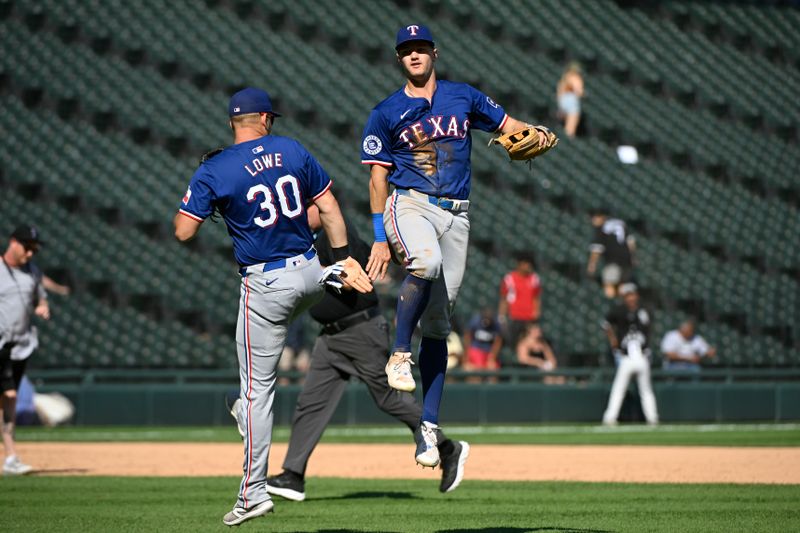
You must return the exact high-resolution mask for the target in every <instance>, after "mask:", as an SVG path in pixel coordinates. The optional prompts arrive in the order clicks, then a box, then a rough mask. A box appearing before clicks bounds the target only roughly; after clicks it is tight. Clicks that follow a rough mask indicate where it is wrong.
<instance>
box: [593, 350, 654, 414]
mask: <svg viewBox="0 0 800 533" xmlns="http://www.w3.org/2000/svg"><path fill="white" fill-rule="evenodd" d="M634 374H636V378H637V384H638V386H639V398H640V400H641V402H642V411H644V417H645V419H646V420H647V423H648V424H657V423H658V410H657V408H656V396H655V394H653V386H652V385H651V383H650V362H649V361H648V360H647V358H646V357H644V356H643V355H640V354H631V355H623V356H622V357H620V358H619V364H618V365H617V374H616V376H614V384H613V385H611V395H610V396H609V398H608V407H607V408H606V412H605V414H604V415H603V422H604V423H606V424H613V423H615V422H616V421H617V417H619V409H620V407H622V400H623V399H624V398H625V392H626V391H627V390H628V384H629V383H630V381H631V377H632V376H633V375H634Z"/></svg>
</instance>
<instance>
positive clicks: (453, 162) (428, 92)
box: [361, 24, 546, 467]
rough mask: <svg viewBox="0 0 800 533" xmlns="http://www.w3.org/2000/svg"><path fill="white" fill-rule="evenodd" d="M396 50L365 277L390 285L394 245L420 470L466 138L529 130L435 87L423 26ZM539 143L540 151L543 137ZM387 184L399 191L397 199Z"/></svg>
mask: <svg viewBox="0 0 800 533" xmlns="http://www.w3.org/2000/svg"><path fill="white" fill-rule="evenodd" d="M395 50H396V52H397V61H398V63H400V65H401V66H402V69H403V72H404V73H405V77H406V83H405V85H404V86H403V87H401V88H400V89H399V90H398V91H396V92H395V93H393V94H391V95H390V96H389V97H388V98H386V99H385V100H384V101H382V102H381V103H379V104H378V105H377V106H376V107H375V108H374V109H373V110H372V113H371V114H370V117H369V119H368V121H367V125H366V127H365V128H364V135H363V142H362V147H361V162H362V163H363V164H366V165H370V188H369V190H370V207H371V211H372V219H373V225H374V232H375V243H374V244H373V246H372V253H371V255H370V258H369V262H368V263H367V271H368V273H369V276H370V278H371V279H372V280H375V279H378V278H381V279H382V278H383V277H384V275H385V274H386V269H387V266H388V263H389V260H390V258H391V252H390V249H389V243H391V245H392V249H393V250H394V253H395V254H396V257H397V258H398V259H399V260H400V261H401V262H402V263H403V265H404V266H405V267H406V269H407V270H408V275H407V276H406V278H405V279H404V280H403V283H402V285H401V287H400V292H399V296H398V300H397V332H396V339H395V343H394V347H393V354H392V355H391V356H390V358H389V362H388V363H387V365H386V373H387V375H388V381H389V385H390V386H392V387H393V388H395V389H397V390H401V391H413V390H414V389H415V388H416V385H415V383H414V379H413V377H412V375H411V366H410V365H411V364H412V361H411V335H412V333H413V330H414V328H415V326H416V324H417V322H418V321H420V320H421V322H420V323H421V328H422V342H421V345H420V349H419V357H418V360H419V366H420V374H421V376H422V397H423V411H422V418H421V421H420V431H418V432H417V433H416V434H417V435H419V438H418V439H417V450H416V461H417V463H419V464H421V465H423V466H430V467H433V466H436V465H437V464H438V463H439V450H438V448H437V438H436V434H437V432H436V430H437V427H438V422H439V404H440V401H441V397H442V390H443V387H444V376H445V370H446V368H447V342H446V338H447V335H448V334H449V333H450V313H451V311H452V308H453V305H454V304H455V301H456V296H457V294H458V289H459V287H460V286H461V280H462V278H463V275H464V267H465V264H466V259H467V241H468V238H469V218H468V217H467V209H468V208H469V200H467V198H468V196H469V190H470V151H471V146H472V137H471V133H470V132H471V130H472V129H473V128H477V129H480V130H483V131H488V132H500V133H510V132H514V131H518V130H522V129H525V128H526V127H527V125H526V124H525V123H523V122H520V121H519V120H516V119H513V118H511V117H509V116H508V115H507V114H506V112H505V111H504V110H503V108H502V107H500V106H499V105H498V104H496V103H495V102H494V101H493V100H492V99H491V98H489V97H488V96H486V95H485V94H483V93H482V92H480V91H478V90H477V89H475V88H473V87H471V86H469V85H467V84H464V83H455V82H450V81H444V80H437V79H436V72H435V69H434V64H435V63H436V60H437V58H438V54H439V52H438V50H437V49H436V48H435V45H434V42H433V37H432V36H431V32H430V31H429V30H428V28H426V27H425V26H422V25H419V24H411V25H408V26H405V27H403V28H400V30H399V31H398V32H397V40H396V46H395ZM539 135H540V136H541V138H540V142H541V143H543V144H544V143H545V142H546V138H545V134H544V133H539ZM389 183H391V184H392V185H394V187H395V189H394V192H393V193H392V194H391V196H390V195H389V185H388V184H389Z"/></svg>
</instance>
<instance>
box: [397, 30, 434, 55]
mask: <svg viewBox="0 0 800 533" xmlns="http://www.w3.org/2000/svg"><path fill="white" fill-rule="evenodd" d="M408 41H427V42H429V43H431V46H435V45H434V44H433V35H431V30H429V29H428V27H427V26H422V25H421V24H410V25H408V26H404V27H402V28H400V30H398V32H397V43H396V44H395V45H394V49H395V50H397V49H398V48H399V47H400V45H401V44H403V43H407V42H408Z"/></svg>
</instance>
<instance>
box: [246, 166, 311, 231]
mask: <svg viewBox="0 0 800 533" xmlns="http://www.w3.org/2000/svg"><path fill="white" fill-rule="evenodd" d="M275 190H276V191H277V195H278V206H279V207H280V210H281V214H282V215H283V216H285V217H287V218H295V217H298V216H300V215H301V214H303V202H302V200H301V198H300V186H299V184H298V183H297V178H295V177H294V176H292V175H291V174H287V175H285V176H281V177H280V178H278V181H276V182H275ZM260 194H263V195H264V201H263V202H261V204H259V207H260V208H261V210H262V211H266V212H267V216H266V217H255V218H254V219H253V222H255V223H256V225H257V226H259V227H262V228H268V227H270V226H272V225H273V224H275V223H276V222H277V221H278V208H277V206H276V205H275V197H274V196H273V194H272V189H270V188H269V187H268V186H266V185H265V184H263V183H259V184H258V185H253V186H252V187H250V190H248V191H247V201H248V202H255V201H256V199H257V198H258V195H260ZM290 200H291V202H290ZM290 203H292V204H294V207H291V205H290Z"/></svg>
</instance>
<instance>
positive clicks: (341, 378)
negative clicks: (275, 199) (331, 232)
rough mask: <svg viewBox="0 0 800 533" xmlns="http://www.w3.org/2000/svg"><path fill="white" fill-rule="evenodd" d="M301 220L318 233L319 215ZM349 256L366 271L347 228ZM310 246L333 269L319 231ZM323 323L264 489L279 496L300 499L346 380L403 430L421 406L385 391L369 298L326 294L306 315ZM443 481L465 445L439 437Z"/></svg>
mask: <svg viewBox="0 0 800 533" xmlns="http://www.w3.org/2000/svg"><path fill="white" fill-rule="evenodd" d="M308 219H309V223H310V225H311V228H312V229H314V230H315V231H316V230H318V229H319V228H320V227H321V224H320V222H319V214H318V211H317V210H316V208H315V207H314V206H311V207H309V210H308ZM347 242H348V243H349V246H350V255H351V256H352V257H353V258H355V259H356V260H357V261H358V262H359V263H361V266H366V264H367V259H368V258H369V253H370V247H369V245H368V244H367V243H366V242H364V241H363V240H361V239H360V238H359V237H358V235H357V234H356V232H355V230H354V229H353V227H352V226H350V225H349V224H347ZM314 246H315V247H316V249H317V255H318V256H319V260H320V262H321V263H322V264H323V265H330V264H333V263H334V260H333V251H332V250H331V246H330V243H329V242H328V238H327V236H326V235H325V233H324V232H323V233H320V235H319V237H318V238H317V240H316V242H315V243H314ZM310 313H311V316H312V318H314V320H316V321H317V322H319V323H321V324H322V331H321V333H320V336H319V338H318V339H317V342H316V344H315V345H314V350H313V352H312V353H311V366H310V368H309V370H308V375H307V376H306V380H305V384H304V385H303V390H302V392H301V393H300V396H299V397H298V399H297V407H296V408H295V412H294V417H293V419H292V433H291V437H290V439H289V449H288V451H287V452H286V459H285V460H284V462H283V469H284V471H283V472H282V473H281V474H279V475H277V476H272V477H269V478H267V491H268V492H269V493H270V494H277V495H278V496H282V497H284V498H287V499H290V500H295V501H302V500H304V499H305V481H304V477H305V472H306V465H307V464H308V459H309V457H310V456H311V453H312V452H313V451H314V448H315V447H316V445H317V443H318V442H319V440H320V438H321V437H322V433H323V431H325V427H326V426H327V425H328V422H330V419H331V417H332V416H333V413H334V411H335V410H336V406H337V405H338V404H339V400H340V399H341V397H342V393H343V392H344V390H345V387H346V386H347V382H348V380H349V379H350V377H351V376H355V377H357V378H358V379H360V380H361V381H363V382H364V383H365V384H366V385H367V387H368V388H369V393H370V395H372V399H373V400H374V401H375V404H376V405H377V406H378V407H379V408H380V409H381V410H382V411H384V412H385V413H388V414H390V415H392V416H393V417H395V418H396V419H397V420H399V421H400V422H402V423H404V424H405V425H406V426H408V428H409V430H410V431H411V432H412V433H413V431H415V429H416V428H417V427H419V423H420V418H421V417H422V408H421V407H420V405H419V404H418V403H417V402H416V401H415V399H414V396H413V395H412V394H410V393H407V392H400V391H396V390H394V389H392V388H391V387H389V385H388V383H387V382H386V372H385V371H384V366H385V365H386V361H387V359H388V357H389V351H390V349H389V348H390V346H389V344H390V340H389V324H388V322H387V321H386V319H385V318H384V317H383V315H382V314H381V310H380V307H379V305H378V297H377V296H376V295H375V292H374V291H373V292H370V293H365V294H361V293H359V292H358V291H352V290H345V291H342V292H341V294H337V293H336V292H335V291H334V290H332V289H331V288H326V291H325V295H324V297H323V299H322V300H321V301H320V302H319V303H318V304H317V305H315V306H314V307H312V308H311V310H310ZM438 437H439V438H438V442H439V445H438V447H439V453H440V455H441V463H440V466H441V469H442V480H441V484H440V486H439V490H440V491H442V492H450V491H452V490H454V489H455V488H456V487H457V486H458V485H459V483H461V479H462V477H463V475H464V463H465V462H466V460H467V457H468V455H469V445H468V444H467V443H466V442H463V441H459V442H455V441H452V440H450V439H448V438H447V437H445V436H444V434H442V433H441V431H440V432H439V435H438Z"/></svg>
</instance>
